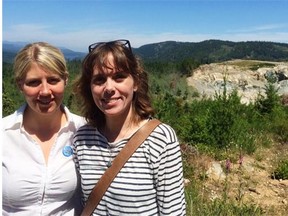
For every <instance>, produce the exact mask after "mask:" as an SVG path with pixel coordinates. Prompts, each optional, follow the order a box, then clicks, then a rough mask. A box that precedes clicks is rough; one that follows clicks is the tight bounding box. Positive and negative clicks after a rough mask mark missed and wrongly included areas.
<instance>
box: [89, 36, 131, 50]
mask: <svg viewBox="0 0 288 216" xmlns="http://www.w3.org/2000/svg"><path fill="white" fill-rule="evenodd" d="M109 43H121V44H122V45H123V46H125V47H127V48H128V49H129V50H130V51H131V52H132V49H131V45H130V41H129V40H125V39H120V40H114V41H107V42H97V43H93V44H91V45H90V46H89V47H88V50H89V53H90V52H92V51H93V50H94V49H95V48H96V47H97V46H99V45H101V44H109Z"/></svg>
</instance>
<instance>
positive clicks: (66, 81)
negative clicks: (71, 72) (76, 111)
mask: <svg viewBox="0 0 288 216" xmlns="http://www.w3.org/2000/svg"><path fill="white" fill-rule="evenodd" d="M67 83H68V77H66V79H65V80H64V84H65V86H66V85H67Z"/></svg>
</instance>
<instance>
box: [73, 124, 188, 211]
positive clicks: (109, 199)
mask: <svg viewBox="0 0 288 216" xmlns="http://www.w3.org/2000/svg"><path fill="white" fill-rule="evenodd" d="M128 140H129V138H127V139H122V140H120V141H117V142H114V143H109V142H108V141H107V140H106V138H105V137H104V136H103V135H102V134H101V133H99V131H98V130H97V129H95V128H94V127H91V126H88V125H85V126H83V127H81V128H80V129H79V130H78V131H77V133H76V134H75V137H74V148H75V149H74V150H75V161H76V166H77V168H78V170H79V173H80V176H81V185H82V192H83V201H84V202H86V201H87V199H88V196H89V194H90V193H91V191H92V189H93V187H94V186H95V184H96V183H97V181H98V180H99V179H100V177H101V176H102V175H103V173H104V172H105V170H106V169H107V168H108V165H109V163H110V162H111V161H113V158H115V157H116V155H117V154H118V153H119V151H120V150H121V149H122V148H123V147H124V146H125V144H126V143H127V142H128ZM93 215H115V216H116V215H117V216H119V215H137V216H139V215H145V216H147V215H169V216H171V215H172V216H174V215H175V216H176V215H186V207H185V196H184V185H183V168H182V159H181V151H180V146H179V142H178V139H177V137H176V134H175V131H174V130H173V129H172V128H171V127H170V126H169V125H166V124H163V123H162V124H160V125H159V126H157V127H156V128H155V129H154V131H153V132H152V133H151V134H150V135H149V136H148V138H146V140H145V141H144V142H143V143H142V144H141V145H140V147H139V148H138V149H137V150H136V152H135V153H134V154H133V155H132V157H131V158H130V159H129V160H128V161H127V163H126V164H125V165H124V167H123V168H122V169H121V171H120V172H119V173H118V175H117V176H116V178H115V179H114V181H113V182H112V184H111V185H110V187H109V188H108V190H107V191H106V193H105V195H104V196H103V197H102V200H101V201H100V203H99V205H98V206H97V208H96V209H95V211H94V214H93Z"/></svg>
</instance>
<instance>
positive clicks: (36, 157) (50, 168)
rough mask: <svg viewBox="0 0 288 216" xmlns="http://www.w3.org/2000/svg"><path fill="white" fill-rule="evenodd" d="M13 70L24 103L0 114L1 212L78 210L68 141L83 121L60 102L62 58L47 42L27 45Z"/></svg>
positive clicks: (63, 212)
mask: <svg viewBox="0 0 288 216" xmlns="http://www.w3.org/2000/svg"><path fill="white" fill-rule="evenodd" d="M14 73H15V80H16V84H17V86H18V87H19V90H20V92H21V93H22V94H23V96H24V98H25V100H26V103H25V104H24V105H23V106H21V107H20V108H19V109H18V110H17V111H15V112H14V113H13V114H11V115H9V116H7V117H5V118H3V119H2V124H3V131H2V133H3V141H2V150H3V155H2V159H3V161H2V199H3V202H2V215H4V216H5V215H16V216H17V215H19V216H20V215H25V216H27V215H30V216H37V215H67V216H68V215H79V212H80V211H81V210H82V209H81V207H80V206H81V205H80V200H79V197H80V194H79V191H78V189H79V182H78V177H77V172H76V169H75V165H74V162H73V154H72V153H73V150H72V148H71V144H72V136H73V134H74V133H75V131H76V130H77V129H78V128H79V127H80V126H82V125H83V124H84V123H85V121H84V119H83V118H82V117H80V116H78V115H75V114H73V113H71V112H70V111H69V110H68V108H67V107H66V106H64V105H63V104H62V101H63V96H64V90H65V86H66V84H67V81H68V72H67V68H66V62H65V58H64V56H63V54H62V52H61V51H60V50H59V49H58V48H56V47H54V46H52V45H50V44H48V43H44V42H37V43H32V44H28V45H26V46H25V47H24V48H23V49H22V50H20V51H19V53H18V54H17V56H16V58H15V61H14Z"/></svg>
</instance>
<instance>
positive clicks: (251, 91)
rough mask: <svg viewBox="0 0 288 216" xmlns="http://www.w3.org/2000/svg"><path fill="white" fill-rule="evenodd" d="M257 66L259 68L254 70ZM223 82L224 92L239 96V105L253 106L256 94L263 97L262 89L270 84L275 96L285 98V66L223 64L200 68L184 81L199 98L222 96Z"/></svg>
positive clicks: (287, 87) (287, 71)
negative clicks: (219, 94)
mask: <svg viewBox="0 0 288 216" xmlns="http://www.w3.org/2000/svg"><path fill="white" fill-rule="evenodd" d="M257 66H259V68H258V69H257V68H255V67H257ZM224 80H226V90H227V93H228V94H230V93H231V92H232V91H233V90H234V89H236V90H237V92H238V95H239V96H241V102H242V103H251V102H254V101H255V100H256V99H257V97H258V95H259V94H262V95H264V94H265V86H266V85H267V84H268V82H272V83H273V85H275V87H276V88H278V89H279V90H278V94H279V95H281V96H282V95H283V97H284V96H285V95H288V62H263V61H252V60H251V61H250V60H249V61H248V60H234V61H227V62H223V63H212V64H208V65H201V66H200V67H199V68H197V69H196V70H194V71H193V75H192V76H191V77H188V78H187V82H188V85H190V86H193V87H194V88H195V89H196V90H197V91H198V92H199V93H200V95H201V96H202V97H211V98H213V97H214V96H215V93H222V92H223V90H224V84H225V81H224Z"/></svg>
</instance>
